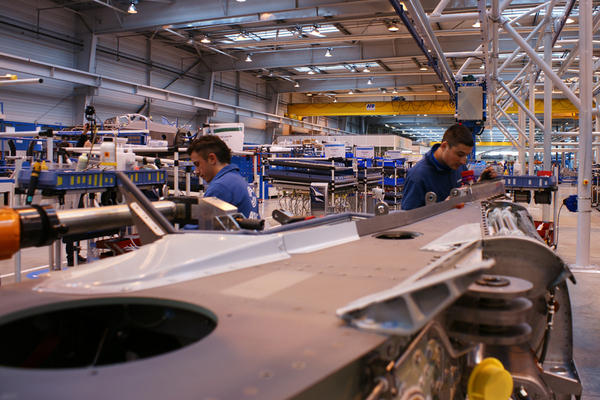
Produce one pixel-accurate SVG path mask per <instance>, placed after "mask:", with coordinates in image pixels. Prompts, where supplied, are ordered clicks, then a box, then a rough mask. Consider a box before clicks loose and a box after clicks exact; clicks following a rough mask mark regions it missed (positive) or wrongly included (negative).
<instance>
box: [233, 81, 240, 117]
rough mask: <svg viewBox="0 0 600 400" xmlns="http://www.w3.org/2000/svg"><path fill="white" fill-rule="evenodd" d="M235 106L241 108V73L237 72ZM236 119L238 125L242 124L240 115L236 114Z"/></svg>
mask: <svg viewBox="0 0 600 400" xmlns="http://www.w3.org/2000/svg"><path fill="white" fill-rule="evenodd" d="M235 105H236V106H237V107H239V106H240V71H236V72H235ZM234 118H235V122H236V123H239V122H240V116H239V115H237V114H236V115H235V117H234Z"/></svg>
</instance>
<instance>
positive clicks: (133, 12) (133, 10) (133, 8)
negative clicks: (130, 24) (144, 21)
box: [127, 1, 137, 14]
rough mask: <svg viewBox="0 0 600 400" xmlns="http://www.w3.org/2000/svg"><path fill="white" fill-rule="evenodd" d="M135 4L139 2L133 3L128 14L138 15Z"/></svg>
mask: <svg viewBox="0 0 600 400" xmlns="http://www.w3.org/2000/svg"><path fill="white" fill-rule="evenodd" d="M135 3H137V1H132V2H131V5H130V6H129V8H128V9H127V12H128V13H129V14H137V8H135Z"/></svg>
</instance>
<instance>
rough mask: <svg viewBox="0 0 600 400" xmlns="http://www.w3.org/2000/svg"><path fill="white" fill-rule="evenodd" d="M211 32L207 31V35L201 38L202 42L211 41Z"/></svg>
mask: <svg viewBox="0 0 600 400" xmlns="http://www.w3.org/2000/svg"><path fill="white" fill-rule="evenodd" d="M209 36H210V35H209V34H208V33H207V34H206V35H204V37H203V38H202V39H200V41H201V42H202V43H210V38H209Z"/></svg>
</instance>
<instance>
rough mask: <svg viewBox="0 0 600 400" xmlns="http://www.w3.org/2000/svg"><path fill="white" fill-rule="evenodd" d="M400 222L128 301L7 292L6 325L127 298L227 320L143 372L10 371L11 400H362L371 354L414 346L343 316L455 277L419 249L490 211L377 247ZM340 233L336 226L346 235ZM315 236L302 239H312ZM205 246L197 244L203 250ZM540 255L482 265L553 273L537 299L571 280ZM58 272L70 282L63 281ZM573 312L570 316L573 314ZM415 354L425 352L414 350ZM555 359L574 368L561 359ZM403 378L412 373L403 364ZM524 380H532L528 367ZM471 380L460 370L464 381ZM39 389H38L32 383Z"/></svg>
mask: <svg viewBox="0 0 600 400" xmlns="http://www.w3.org/2000/svg"><path fill="white" fill-rule="evenodd" d="M434 207H436V205H433V206H431V207H427V209H429V208H434ZM394 214H396V215H394ZM394 214H390V215H387V216H381V217H376V218H371V219H369V220H363V221H356V222H346V223H347V224H356V226H357V229H358V225H359V223H361V222H369V224H368V226H367V228H368V229H369V230H372V232H371V233H366V231H367V229H363V230H362V233H363V234H362V235H361V237H360V238H358V239H356V240H353V241H351V242H347V243H343V244H339V245H337V246H334V247H329V248H324V249H321V250H315V251H309V250H303V252H295V253H293V254H292V256H291V257H290V258H287V259H284V260H280V261H276V262H270V263H266V264H262V265H258V266H255V267H250V268H245V269H239V270H236V271H232V272H226V273H221V274H215V275H211V276H207V277H204V278H200V279H193V280H188V281H184V282H180V283H175V284H170V285H169V284H167V285H163V286H159V287H154V288H151V289H147V290H140V291H137V292H134V293H129V294H125V293H115V294H112V295H89V296H82V295H69V294H57V293H48V292H37V291H33V290H32V289H33V288H34V286H36V285H37V284H39V282H25V283H22V284H16V285H11V286H9V287H6V288H2V289H0V296H2V299H3V303H2V307H1V308H0V325H3V324H6V323H7V322H9V321H14V320H15V319H18V318H22V317H24V316H27V315H32V314H34V313H38V312H48V311H50V310H53V309H58V308H65V307H77V306H78V305H82V304H83V303H86V304H90V303H92V304H93V303H94V302H98V303H101V302H106V301H107V300H106V299H107V298H110V299H112V300H114V301H118V299H119V298H121V297H126V298H127V299H128V301H131V300H132V299H139V301H141V302H144V301H147V300H145V299H148V298H150V299H152V301H154V302H157V301H161V300H164V301H165V302H167V303H168V304H170V305H173V304H177V303H178V302H180V303H182V304H183V305H184V306H185V307H186V308H188V309H198V308H203V309H206V310H208V312H209V313H211V314H213V315H215V316H216V319H217V327H216V329H215V330H214V331H213V332H212V333H211V334H210V335H208V336H207V337H206V338H204V339H203V340H201V341H199V342H196V343H194V344H191V345H189V346H187V347H183V348H181V349H179V350H176V351H173V352H170V353H166V354H162V355H159V356H155V357H151V358H147V359H143V360H138V361H133V362H127V363H120V364H113V365H106V366H101V367H93V366H90V367H86V368H72V369H67V370H61V369H53V370H44V369H37V370H36V369H33V370H28V369H23V368H7V367H0V381H2V385H1V386H0V397H16V398H44V399H61V400H62V399H70V398H86V399H106V398H128V399H138V398H139V399H164V398H177V399H198V398H200V399H221V400H224V399H243V398H252V397H254V398H260V399H291V398H299V399H305V398H306V399H307V398H312V399H315V398H328V399H342V398H359V397H361V393H364V391H365V389H366V388H368V387H370V385H371V382H370V381H368V380H365V379H366V375H365V374H366V371H367V367H368V366H367V360H368V359H369V356H368V355H369V354H373V353H371V352H373V351H376V350H377V352H379V353H380V349H381V348H382V346H384V345H385V344H386V343H389V341H390V340H397V341H398V344H397V345H396V347H395V350H394V351H393V354H394V355H395V356H396V357H398V359H399V358H400V356H401V355H402V354H403V352H404V350H403V349H405V348H406V344H407V343H409V342H410V341H411V338H409V337H404V338H395V337H393V336H388V335H382V334H379V333H370V332H363V331H359V330H356V329H354V328H352V327H350V326H349V325H347V324H346V323H344V322H343V321H342V320H340V319H339V318H338V317H337V316H336V310H337V309H338V308H340V307H343V306H345V305H347V304H349V303H351V302H352V301H354V300H356V299H359V298H361V297H364V296H368V295H370V294H373V293H377V292H381V291H385V290H388V289H390V288H393V287H394V286H397V285H398V284H400V283H402V282H406V284H407V285H412V284H414V282H417V281H418V279H429V278H431V277H433V276H435V275H436V274H440V273H444V272H447V271H448V270H452V268H451V265H447V266H445V267H442V268H437V267H436V266H438V264H436V260H438V259H439V258H440V257H441V256H443V255H444V254H446V253H445V252H429V251H421V250H419V249H421V248H422V247H423V246H425V245H426V244H427V243H430V242H431V241H433V240H435V239H437V238H439V237H440V236H442V235H443V234H445V233H446V232H447V230H448V228H449V227H450V226H456V225H459V224H466V223H480V222H481V218H482V208H481V204H480V203H479V202H473V203H467V204H465V206H464V207H462V208H454V207H451V208H449V209H448V210H445V212H440V213H438V214H434V215H430V216H429V217H427V216H426V215H425V214H423V215H421V214H419V218H418V220H417V221H413V222H411V223H406V221H407V220H405V219H403V220H400V221H401V222H402V223H404V224H405V225H404V226H403V227H402V230H406V231H408V232H418V233H420V234H421V235H406V236H404V237H407V239H399V240H389V239H388V240H386V239H378V238H376V237H375V236H376V235H374V233H381V232H385V231H386V230H389V229H394V228H395V229H397V228H398V227H399V226H400V225H401V224H400V223H398V222H397V221H399V220H398V219H397V218H398V217H397V215H398V214H405V215H407V216H408V215H410V214H409V213H408V212H407V213H394ZM394 221H396V222H394ZM374 222H381V226H380V229H379V231H376V230H375V223H374ZM340 224H342V225H339V224H338V225H336V226H341V227H343V226H344V225H343V224H344V223H340ZM363 228H364V227H363ZM314 229H315V228H306V229H305V230H302V232H304V233H309V234H310V233H311V232H313V230H314ZM302 232H293V231H292V232H291V233H294V234H295V235H296V239H295V240H300V239H301V238H305V237H307V236H306V235H301V233H302ZM176 236H180V235H176ZM181 236H186V237H188V238H189V237H190V235H181ZM310 236H312V237H313V239H312V240H313V241H315V242H319V241H322V239H320V238H319V236H318V235H308V237H310ZM202 237H203V236H202V234H198V240H201V238H202ZM399 237H402V236H399ZM488 242H489V243H488ZM315 244H318V243H315ZM150 246H153V245H150ZM541 246H543V245H542V244H541V243H539V242H538V241H536V240H533V239H532V240H527V239H523V238H490V239H486V240H484V242H483V255H484V257H485V258H490V257H491V256H490V255H491V254H493V258H494V259H495V260H496V262H497V263H498V262H500V265H499V266H495V267H492V270H495V269H496V268H497V271H495V272H494V273H498V274H500V273H501V272H507V273H505V274H506V275H511V276H514V275H517V276H521V273H522V271H523V269H524V268H529V266H530V264H535V263H538V264H539V265H540V267H539V268H544V271H548V272H547V273H545V274H543V275H544V279H542V280H541V281H536V282H535V284H536V285H541V286H542V287H543V289H540V290H539V293H537V292H536V294H537V295H543V294H544V292H545V288H546V287H547V284H548V283H550V282H552V281H554V280H555V279H556V277H557V276H560V275H561V272H562V270H561V268H562V267H563V264H562V263H561V262H560V260H559V259H557V258H556V257H555V258H552V257H550V254H552V252H551V251H550V250H549V249H547V248H545V249H543V248H542V247H541ZM298 248H299V249H300V248H301V247H298ZM302 248H304V249H306V248H307V246H306V245H305V246H304V247H302ZM507 249H508V251H507ZM519 249H521V251H519ZM194 251H198V249H193V248H190V249H189V253H190V256H191V257H193V254H194ZM546 251H547V252H548V253H549V254H548V255H547V256H546ZM507 253H508V254H507ZM522 253H528V254H529V255H530V257H533V258H534V260H531V259H529V260H526V259H525V257H523V254H522ZM243 257H244V254H239V258H243ZM513 257H518V258H524V260H523V261H522V264H521V265H520V266H518V267H520V269H519V270H514V271H512V272H514V273H513V274H510V273H508V272H511V271H507V269H510V268H512V264H514V263H513ZM537 272H538V273H539V272H540V271H537ZM58 273H61V272H55V273H54V274H58ZM532 273H536V271H535V270H534V271H533V272H532ZM563 279H564V276H563ZM561 290H562V289H561ZM565 292H566V291H565ZM564 308H565V310H564V312H568V308H569V307H568V305H566V306H564ZM536 312H537V310H536ZM440 318H441V315H440ZM561 318H564V323H565V324H566V325H567V327H569V326H570V317H568V316H567V315H566V314H565V315H561ZM536 329H537V326H536ZM441 344H442V345H443V343H441ZM415 346H416V347H419V346H421V345H420V344H419V345H417V344H415V345H414V346H413V347H412V348H415ZM448 351H451V350H448ZM528 354H530V353H528ZM529 357H530V355H529ZM553 359H554V358H553ZM555 359H556V360H557V361H556V362H564V361H565V360H566V358H565V357H564V356H561V355H560V354H557V356H556V358H555ZM397 368H398V370H399V371H400V370H402V371H405V372H404V373H409V372H410V371H409V370H407V369H406V367H405V365H404V364H403V363H400V364H399V365H398V366H397ZM515 369H516V370H518V371H521V370H520V369H518V368H517V366H515ZM509 370H510V369H509ZM467 373H468V371H467V370H465V371H462V370H460V371H458V372H457V375H456V378H459V377H461V376H464V374H467ZM399 376H400V375H399ZM342 377H344V379H342ZM525 378H528V377H527V376H526V377H525ZM32 381H35V385H31V384H30V382H32ZM537 382H538V381H536V384H538V383H537ZM373 387H374V386H373ZM548 390H549V389H548Z"/></svg>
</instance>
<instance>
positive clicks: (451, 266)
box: [336, 241, 495, 336]
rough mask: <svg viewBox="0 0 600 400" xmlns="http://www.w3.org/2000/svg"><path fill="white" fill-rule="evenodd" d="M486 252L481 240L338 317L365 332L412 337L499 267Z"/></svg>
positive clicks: (354, 304) (341, 311) (340, 311)
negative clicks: (487, 271) (492, 269)
mask: <svg viewBox="0 0 600 400" xmlns="http://www.w3.org/2000/svg"><path fill="white" fill-rule="evenodd" d="M482 249H483V246H482V243H481V241H474V242H471V243H469V244H466V245H465V246H462V247H459V248H458V249H456V250H454V251H452V252H450V253H448V254H446V255H445V256H444V257H442V258H440V259H439V260H437V261H436V262H434V263H432V264H431V265H429V266H428V267H427V268H426V269H425V270H423V271H419V272H418V273H417V274H416V275H415V276H413V277H411V278H409V279H407V280H406V281H405V282H403V283H401V284H400V285H397V286H395V287H393V288H391V289H389V290H385V291H382V292H379V293H375V294H372V295H369V296H366V297H363V298H361V299H358V300H356V301H354V302H352V303H350V304H349V305H347V306H346V307H342V308H340V309H338V310H337V311H336V314H337V315H338V317H340V318H342V319H343V320H345V321H347V322H349V323H350V324H351V325H352V326H354V327H356V328H358V329H361V330H366V331H372V332H377V333H383V334H392V335H400V336H406V335H412V334H414V333H415V332H417V331H418V330H419V329H421V328H422V327H423V326H424V325H425V324H426V323H427V322H429V321H431V320H432V319H433V318H435V317H436V316H437V315H438V314H439V313H440V312H442V311H443V310H444V309H446V308H447V307H448V306H450V305H451V304H452V303H453V302H454V301H455V300H456V299H458V298H459V297H460V296H461V295H462V294H463V293H464V292H466V290H467V288H468V287H469V285H470V284H471V283H473V282H474V281H475V280H476V279H477V278H478V277H479V275H480V274H481V273H482V272H483V271H484V270H486V269H488V268H491V267H492V266H493V265H494V264H495V261H494V260H493V259H487V260H484V259H483V258H482Z"/></svg>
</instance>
